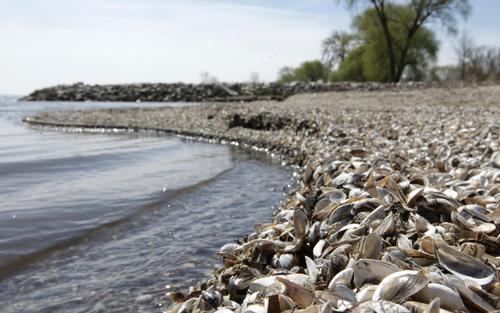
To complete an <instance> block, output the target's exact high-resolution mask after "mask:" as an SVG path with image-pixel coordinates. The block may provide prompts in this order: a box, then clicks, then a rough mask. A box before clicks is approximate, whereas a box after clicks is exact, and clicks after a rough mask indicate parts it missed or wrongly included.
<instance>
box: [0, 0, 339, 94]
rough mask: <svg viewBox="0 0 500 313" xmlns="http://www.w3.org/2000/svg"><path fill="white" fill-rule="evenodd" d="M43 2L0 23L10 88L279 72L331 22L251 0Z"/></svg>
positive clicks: (309, 50) (311, 50)
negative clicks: (238, 0)
mask: <svg viewBox="0 0 500 313" xmlns="http://www.w3.org/2000/svg"><path fill="white" fill-rule="evenodd" d="M40 1H41V2H37V4H36V6H38V12H40V13H37V14H36V15H31V16H27V17H24V18H28V20H27V21H26V22H19V21H20V20H21V19H22V18H23V16H19V14H20V13H19V12H18V11H16V12H14V13H13V16H15V17H14V18H10V19H4V22H1V23H2V24H3V26H5V25H8V27H1V29H0V37H1V38H3V41H4V43H6V44H5V47H4V48H3V49H1V50H0V71H1V72H2V76H1V77H0V90H1V91H3V92H18V93H27V92H29V91H31V90H32V89H33V88H40V87H43V86H46V85H52V84H58V83H72V82H76V81H85V82H87V83H121V82H140V81H170V82H173V81H186V82H196V81H199V74H200V72H201V71H209V72H211V73H212V74H213V75H216V76H217V77H218V78H219V79H221V80H225V81H242V80H246V79H248V78H249V76H250V73H251V72H254V71H255V72H258V73H259V74H260V76H261V77H263V78H264V79H266V80H273V79H275V78H276V75H277V72H278V70H279V69H280V68H281V67H282V66H285V65H296V64H298V63H300V62H302V61H304V60H306V59H314V58H318V57H319V56H320V42H321V40H322V39H323V38H324V37H325V36H326V35H327V34H328V33H329V32H330V30H331V29H333V27H334V25H333V23H332V20H331V17H330V16H327V15H323V14H321V13H303V12H299V11H295V10H291V9H284V10H283V9H277V8H269V7H260V6H255V5H249V4H246V3H244V4H231V3H227V2H221V1H211V2H208V1H196V0H191V1H159V0H147V1H136V0H134V1H131V0H129V1H127V0H123V1H118V0H113V1H97V0H89V1H85V2H81V1H79V2H77V1H75V0H68V1H65V2H64V4H61V3H62V1H55V0H40ZM28 2H29V1H26V0H24V1H22V3H24V4H26V3H28ZM34 2H35V1H32V2H30V3H34ZM82 3H83V4H82ZM0 9H2V8H0ZM18 9H20V8H19V7H18ZM16 15H17V16H16ZM0 17H2V16H0ZM346 23H347V21H346ZM342 26H344V27H346V25H342Z"/></svg>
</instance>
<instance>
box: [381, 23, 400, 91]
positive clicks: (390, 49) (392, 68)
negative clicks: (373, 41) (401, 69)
mask: <svg viewBox="0 0 500 313" xmlns="http://www.w3.org/2000/svg"><path fill="white" fill-rule="evenodd" d="M379 18H380V23H381V24H382V29H383V31H384V37H385V42H386V44H387V52H388V53H389V67H390V77H389V82H398V80H397V79H396V56H395V54H394V44H393V42H392V37H391V33H390V31H389V25H388V23H387V17H386V16H385V15H382V16H379Z"/></svg>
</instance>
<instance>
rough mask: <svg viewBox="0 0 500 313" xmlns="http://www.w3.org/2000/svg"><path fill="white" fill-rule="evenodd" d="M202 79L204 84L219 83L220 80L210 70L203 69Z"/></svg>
mask: <svg viewBox="0 0 500 313" xmlns="http://www.w3.org/2000/svg"><path fill="white" fill-rule="evenodd" d="M200 81H201V83H202V84H217V83H218V82H219V80H218V79H217V77H215V76H214V75H212V74H210V72H208V71H203V72H201V73H200Z"/></svg>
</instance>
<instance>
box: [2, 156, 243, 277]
mask: <svg viewBox="0 0 500 313" xmlns="http://www.w3.org/2000/svg"><path fill="white" fill-rule="evenodd" d="M233 169H234V165H233V167H229V168H227V169H225V170H223V171H221V172H219V173H218V174H216V175H214V176H212V177H210V178H207V179H205V180H201V181H199V182H197V183H195V184H192V185H188V186H185V187H181V188H178V189H167V190H163V191H161V192H156V193H154V194H152V195H151V197H150V198H149V200H148V201H146V203H144V204H142V205H140V206H138V207H136V208H132V209H131V210H129V211H131V212H132V213H131V214H129V215H127V216H124V217H121V218H118V219H116V220H113V221H111V222H107V223H103V224H99V225H96V226H95V227H92V228H89V229H86V230H84V231H82V232H80V233H78V234H76V235H74V236H72V237H70V238H68V239H64V240H60V241H58V242H56V243H54V244H52V245H49V246H46V247H43V248H42V249H39V250H37V251H35V252H32V253H29V254H25V255H23V256H20V257H16V258H14V259H12V260H10V261H8V262H6V263H4V264H1V265H0V281H2V280H5V279H6V278H9V277H11V276H13V275H15V274H17V273H19V272H21V271H23V270H25V269H27V268H28V267H30V266H32V265H34V264H36V263H38V262H40V261H42V260H44V259H45V258H47V257H50V256H51V255H53V254H54V253H55V252H58V251H64V250H66V249H68V248H70V247H73V246H75V245H80V244H82V243H86V242H88V241H91V240H97V239H102V238H103V237H104V235H105V234H107V233H109V232H110V231H113V230H116V229H118V228H119V227H120V226H123V225H126V224H130V223H133V222H136V221H137V220H138V218H140V217H142V216H145V215H147V214H148V213H152V212H154V211H156V210H158V209H161V208H167V204H168V203H169V201H171V200H172V199H174V198H176V197H180V196H182V195H184V194H189V193H192V192H194V191H196V190H198V189H200V188H203V187H204V186H207V185H209V184H211V183H213V182H215V181H217V180H218V179H220V178H221V177H222V176H224V175H226V174H227V173H229V172H231V171H232V170H233Z"/></svg>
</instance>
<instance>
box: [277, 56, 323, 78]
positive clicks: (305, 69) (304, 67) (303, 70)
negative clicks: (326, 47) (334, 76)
mask: <svg viewBox="0 0 500 313" xmlns="http://www.w3.org/2000/svg"><path fill="white" fill-rule="evenodd" d="M329 75H330V70H329V69H328V67H326V66H325V65H324V64H323V63H321V61H319V60H314V61H306V62H304V63H302V64H301V65H300V66H299V67H298V68H296V69H294V68H291V67H285V68H283V69H282V70H281V71H280V74H279V78H278V80H279V81H280V82H292V81H310V82H312V81H319V80H323V81H326V80H327V79H328V77H329Z"/></svg>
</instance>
